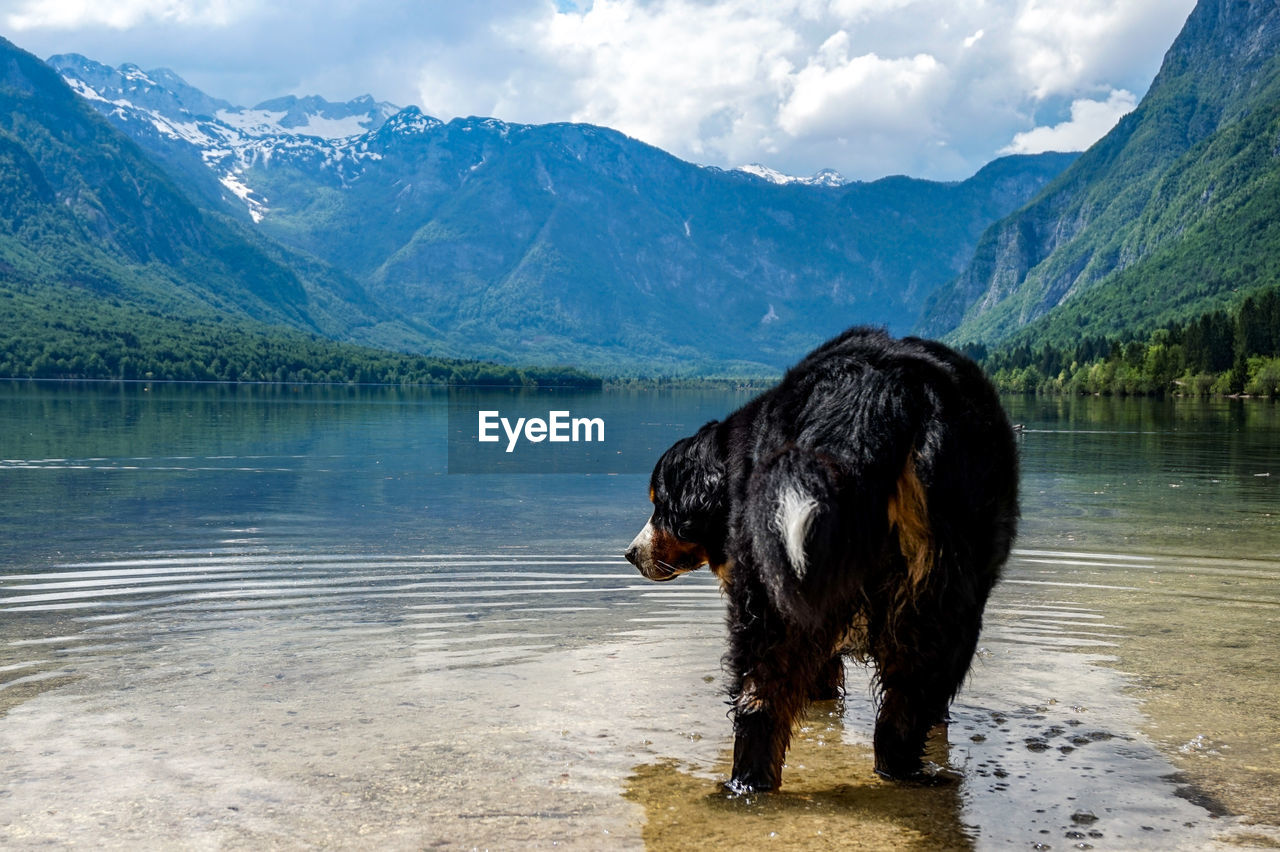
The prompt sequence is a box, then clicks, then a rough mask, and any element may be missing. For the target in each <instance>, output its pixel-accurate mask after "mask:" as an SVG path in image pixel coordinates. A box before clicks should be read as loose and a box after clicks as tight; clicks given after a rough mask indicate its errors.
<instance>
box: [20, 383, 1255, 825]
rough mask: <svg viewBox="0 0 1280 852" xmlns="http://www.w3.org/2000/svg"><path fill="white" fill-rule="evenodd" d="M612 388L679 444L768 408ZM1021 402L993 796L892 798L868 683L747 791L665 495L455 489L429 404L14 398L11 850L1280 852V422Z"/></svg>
mask: <svg viewBox="0 0 1280 852" xmlns="http://www.w3.org/2000/svg"><path fill="white" fill-rule="evenodd" d="M606 397H607V399H606V400H605V401H604V404H605V405H606V407H607V409H608V411H609V412H610V414H609V419H610V422H619V421H625V422H628V423H634V424H647V426H649V427H652V428H647V429H642V430H638V431H636V432H635V435H636V437H635V438H634V440H637V441H639V440H643V441H648V442H650V444H652V446H653V447H655V448H656V449H655V450H654V454H655V455H656V452H657V451H659V450H660V449H661V448H662V447H663V446H665V442H666V441H668V440H669V438H670V436H672V435H677V434H683V433H687V432H690V431H692V430H693V429H695V428H697V426H698V425H700V424H701V423H702V422H704V421H705V420H706V419H708V418H710V417H713V416H717V415H719V414H723V413H725V412H727V411H729V410H732V409H733V408H734V407H736V406H737V405H739V404H741V403H742V402H743V401H745V400H746V398H747V395H746V394H736V393H730V392H723V393H719V392H714V393H713V392H699V393H692V392H691V393H657V392H654V393H642V392H635V393H617V394H613V395H606ZM1008 404H1009V406H1010V409H1011V413H1012V415H1013V417H1014V419H1015V420H1016V421H1018V422H1021V423H1023V424H1024V425H1025V432H1024V435H1023V438H1022V453H1023V468H1024V470H1023V474H1024V476H1023V479H1024V486H1023V488H1024V505H1023V513H1024V522H1023V534H1022V537H1021V539H1020V540H1019V543H1018V550H1017V552H1016V554H1015V557H1014V559H1013V560H1012V561H1011V563H1010V564H1009V566H1008V569H1007V571H1006V576H1005V580H1004V582H1003V583H1002V584H1001V585H1000V586H999V587H998V590H997V593H996V595H995V596H994V598H993V599H992V601H991V605H990V607H989V610H988V617H987V623H986V629H985V631H984V636H983V639H982V649H981V651H980V653H979V657H978V660H977V661H976V663H975V667H974V670H973V674H972V676H971V678H970V681H969V683H968V684H967V686H966V688H965V690H964V691H963V692H962V693H961V695H960V697H959V699H958V700H957V702H956V704H955V705H954V707H953V712H952V717H953V718H952V723H951V725H950V726H949V730H948V731H946V732H939V734H938V735H937V736H935V739H934V742H933V743H932V744H931V759H932V760H934V762H936V763H937V764H939V766H941V767H943V768H944V770H945V772H946V773H947V774H949V775H953V776H955V777H956V778H957V780H954V781H953V782H952V783H949V784H942V785H939V786H936V787H902V786H897V785H892V784H887V783H884V782H881V781H879V780H877V779H876V778H875V777H874V776H873V775H872V773H871V758H870V751H869V745H870V731H871V718H872V705H871V701H870V699H869V694H868V689H867V676H866V674H865V673H864V672H862V671H861V670H859V669H856V668H854V669H852V670H851V672H850V690H849V694H848V696H847V697H846V699H845V700H844V701H843V702H842V703H840V704H836V703H830V704H824V705H819V706H817V707H815V709H814V712H813V713H812V714H811V716H810V718H809V719H808V720H807V721H806V723H805V725H804V728H803V729H802V730H801V731H800V732H799V734H798V736H797V741H796V744H795V745H794V747H793V749H792V751H791V753H790V757H789V760H788V766H787V768H786V770H785V772H784V785H785V786H784V790H783V791H782V792H780V793H778V794H774V795H770V796H764V797H754V798H747V799H737V800H729V799H726V798H724V797H723V796H722V795H721V794H720V793H719V791H718V787H717V784H718V781H719V780H722V779H723V778H724V777H725V776H726V774H727V771H728V760H729V749H730V745H731V743H730V737H729V724H728V720H727V719H726V716H725V709H726V708H725V706H724V703H723V696H722V695H721V693H720V672H719V656H720V653H721V651H722V642H723V624H722V615H721V613H722V604H721V601H720V598H719V592H718V590H717V588H716V586H715V583H714V581H713V579H712V578H710V577H708V576H705V575H704V573H703V572H700V573H698V574H694V575H690V576H688V577H685V578H682V579H681V580H680V581H677V582H675V583H671V584H665V585H661V586H658V585H654V584H649V583H647V582H645V581H643V580H642V579H641V578H640V577H639V576H638V575H637V574H636V573H635V571H634V569H632V568H631V566H630V565H628V564H627V563H626V562H624V561H623V560H622V558H621V556H620V553H621V551H622V549H623V548H624V547H625V546H626V544H627V542H629V541H630V539H631V537H632V535H633V534H634V532H635V531H636V529H638V528H639V526H640V525H641V524H642V523H643V522H644V520H645V518H646V517H647V514H648V501H647V499H646V488H645V479H646V478H645V476H644V475H640V474H628V475H616V476H613V475H583V474H573V475H570V474H559V475H547V476H540V475H528V474H513V475H461V476H460V475H449V474H447V472H446V463H445V460H446V448H445V437H444V436H445V431H446V426H447V423H446V419H447V397H446V396H445V395H444V394H442V393H436V392H431V391H426V390H408V391H403V390H393V389H369V388H362V389H348V388H315V387H300V388H276V387H230V386H216V385H212V386H173V385H153V386H145V385H129V386H123V387H120V386H114V385H95V386H87V387H86V386H69V385H52V386H39V385H32V384H22V383H16V384H7V385H0V846H2V847H4V848H16V849H25V848H34V847H47V846H53V847H55V848H57V847H66V846H76V845H92V846H95V847H100V848H139V847H146V848H171V847H181V848H220V849H223V848H230V849H236V848H254V849H259V848H281V849H293V848H312V847H325V848H350V849H363V848H385V849H420V848H424V847H443V848H511V847H521V848H539V847H550V846H553V845H556V846H559V847H568V848H620V849H621V848H627V849H630V848H646V847H652V848H657V849H661V848H685V847H688V846H689V845H691V844H692V845H697V846H699V847H702V846H707V845H716V846H729V845H731V844H732V845H746V844H753V845H754V844H763V843H766V842H767V843H771V844H773V845H775V846H778V847H781V848H789V847H790V848H869V849H876V848H893V849H898V848H920V849H935V848H974V849H988V848H1006V847H1007V848H1024V849H1025V848H1035V847H1036V846H1037V845H1039V846H1040V848H1052V849H1070V848H1089V847H1092V848H1096V849H1134V848H1156V849H1165V848H1187V849H1199V848H1205V847H1206V846H1210V845H1219V846H1224V847H1231V848H1240V847H1265V848H1275V847H1276V846H1277V845H1280V830H1278V829H1277V828H1276V826H1277V825H1280V794H1278V793H1277V792H1276V791H1277V790H1278V789H1280V709H1278V708H1277V697H1278V696H1280V662H1278V660H1277V651H1278V650H1280V648H1278V647H1277V646H1278V644H1280V642H1278V640H1277V619H1278V616H1280V528H1278V527H1277V524H1276V514H1277V512H1280V409H1278V408H1277V407H1276V406H1274V405H1270V404H1267V403H1258V402H1215V403H1202V402H1162V403H1157V402H1151V401H1133V400H1127V401H1126V400H1106V399H1070V400H1054V401H1049V402H1044V401H1035V400H1023V399H1011V400H1009V401H1008ZM648 446H649V444H646V445H645V447H648Z"/></svg>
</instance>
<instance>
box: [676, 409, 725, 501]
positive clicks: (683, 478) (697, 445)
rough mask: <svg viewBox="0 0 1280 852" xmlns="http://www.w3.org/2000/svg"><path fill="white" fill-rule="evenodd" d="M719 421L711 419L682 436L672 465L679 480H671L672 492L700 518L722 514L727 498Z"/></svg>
mask: <svg viewBox="0 0 1280 852" xmlns="http://www.w3.org/2000/svg"><path fill="white" fill-rule="evenodd" d="M719 425H720V424H719V422H717V421H714V420H713V421H712V422H710V423H708V424H707V425H705V426H703V427H702V428H701V429H699V430H698V432H697V433H696V434H694V435H692V436H690V437H688V438H684V439H682V440H681V441H680V442H679V443H678V444H677V445H676V447H673V448H672V449H676V448H677V447H678V448H679V450H678V459H677V460H676V463H675V464H674V465H672V466H670V467H669V470H670V471H671V474H672V475H673V478H674V479H675V480H677V481H673V482H671V483H669V485H670V486H671V488H672V493H681V494H682V495H683V501H682V502H684V508H685V510H686V511H687V512H688V513H689V514H690V515H692V516H694V517H696V518H697V519H698V520H699V521H706V520H710V519H718V518H720V517H722V516H723V513H724V511H725V508H726V506H727V501H728V493H727V485H726V479H725V463H724V453H723V451H722V449H721V447H720V440H719V435H718V432H719V429H718V427H719Z"/></svg>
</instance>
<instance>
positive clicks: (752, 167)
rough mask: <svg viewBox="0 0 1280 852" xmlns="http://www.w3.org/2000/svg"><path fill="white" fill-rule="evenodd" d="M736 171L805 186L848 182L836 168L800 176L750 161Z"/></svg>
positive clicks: (771, 181)
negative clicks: (810, 175)
mask: <svg viewBox="0 0 1280 852" xmlns="http://www.w3.org/2000/svg"><path fill="white" fill-rule="evenodd" d="M734 171H736V172H745V173H746V174H749V175H755V176H756V177H758V178H762V179H764V180H767V181H769V183H776V184H779V185H786V184H792V183H798V184H802V185H804V186H830V187H841V186H844V185H845V184H847V183H848V181H847V180H845V179H844V175H842V174H840V173H839V172H838V171H836V170H835V169H822V170H820V171H818V172H815V173H814V175H813V176H812V177H798V176H796V175H789V174H784V173H783V172H780V171H778V170H777V169H771V168H769V167H768V166H762V165H760V164H759V163H750V164H749V165H745V166H739V167H738V168H736V169H734Z"/></svg>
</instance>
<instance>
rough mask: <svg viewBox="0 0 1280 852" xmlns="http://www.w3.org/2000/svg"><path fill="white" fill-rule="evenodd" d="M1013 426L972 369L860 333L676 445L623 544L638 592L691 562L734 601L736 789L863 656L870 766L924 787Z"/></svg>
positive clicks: (1014, 510) (1005, 544)
mask: <svg viewBox="0 0 1280 852" xmlns="http://www.w3.org/2000/svg"><path fill="white" fill-rule="evenodd" d="M1017 492H1018V461H1017V447H1016V444H1015V439H1014V434H1013V430H1012V428H1011V427H1010V425H1009V421H1008V419H1007V417H1006V416H1005V414H1004V411H1003V409H1002V408H1001V407H1000V401H999V399H998V398H997V396H996V393H995V391H994V389H993V388H992V387H991V384H990V383H989V382H988V381H987V379H986V378H985V377H984V376H983V374H982V372H981V370H979V368H978V366H977V365H976V364H974V363H973V362H972V361H970V360H968V359H967V358H965V357H963V356H961V355H959V354H958V353H956V352H953V351H952V350H950V349H948V348H947V347H945V346H943V345H942V344H939V343H933V342H930V341H926V340H919V339H915V338H906V339H902V340H895V339H893V338H891V337H889V336H888V335H887V334H885V333H883V332H881V331H877V330H873V329H865V328H854V329H851V330H849V331H847V332H845V333H844V334H843V335H841V336H840V337H837V338H835V339H834V340H831V341H829V342H828V343H826V344H824V345H823V346H821V347H819V348H818V349H816V350H814V351H813V352H812V353H811V354H810V355H809V356H808V357H806V358H805V359H804V360H803V361H801V362H800V363H799V364H798V365H797V366H795V367H793V368H792V369H791V370H790V371H788V372H787V374H786V376H784V377H783V379H782V381H781V383H779V384H778V385H777V386H776V387H774V388H773V389H771V390H769V391H767V392H765V393H763V394H761V395H760V396H758V397H757V398H755V399H754V400H752V401H751V402H749V403H747V404H746V405H745V406H743V407H742V408H741V409H739V410H738V411H736V412H734V413H733V414H731V415H729V416H728V417H727V418H725V419H724V420H723V421H718V422H712V423H708V424H707V425H706V426H704V427H702V429H701V430H699V431H698V433H697V434H696V435H693V436H692V437H689V438H683V439H681V440H680V441H678V442H676V444H675V445H674V446H672V447H671V449H669V450H667V452H666V453H665V454H664V455H663V456H662V458H661V459H660V460H659V461H658V464H657V466H656V467H655V468H654V471H653V476H652V478H651V480H650V499H651V500H652V501H653V517H652V518H651V519H650V520H649V523H648V524H647V525H646V526H645V528H644V529H643V530H642V531H641V532H640V534H639V535H638V536H636V539H635V541H633V542H632V543H631V547H630V548H629V549H628V550H627V554H626V556H627V559H628V560H630V561H631V562H632V563H633V564H634V565H635V566H636V567H637V568H639V569H640V572H641V573H642V574H644V576H645V577H648V578H649V579H651V580H670V579H672V578H674V577H677V576H679V575H680V574H684V573H686V572H688V571H692V570H694V569H696V568H698V567H700V566H702V565H704V564H709V565H710V566H711V570H712V571H714V572H715V573H716V575H717V576H718V577H719V578H720V582H721V585H722V587H723V589H724V591H725V594H726V596H727V598H728V603H729V612H728V623H729V651H728V653H727V654H726V655H725V666H726V669H727V670H728V673H729V676H730V686H729V694H730V697H731V699H732V706H733V728H734V749H733V777H732V778H731V779H730V781H729V784H728V787H729V789H730V790H733V791H736V792H747V791H752V790H770V789H773V788H776V787H777V786H778V784H779V781H780V776H781V771H782V761H783V757H784V755H785V753H786V750H787V745H788V744H789V742H790V740H791V727H792V723H793V722H794V721H795V720H796V719H797V718H798V716H799V715H800V714H801V713H802V712H803V710H804V708H805V707H806V705H807V704H808V703H809V701H811V700H813V699H817V698H833V697H836V696H837V695H839V693H840V692H841V691H842V688H843V685H844V664H843V657H844V656H845V655H850V656H853V657H855V658H856V659H858V660H860V661H863V662H873V663H874V664H875V668H876V679H877V685H878V690H879V695H880V707H879V713H878V716H877V720H876V729H875V769H876V772H878V773H879V774H880V775H882V776H885V777H888V778H895V779H911V778H918V777H920V774H921V771H922V766H921V761H922V755H923V751H924V744H925V739H926V737H927V736H928V732H929V729H930V728H931V727H933V726H934V725H935V724H938V723H940V722H942V721H944V720H945V717H946V712H947V708H948V707H949V705H950V703H951V700H952V698H953V697H954V696H955V693H956V691H957V690H958V689H959V688H960V684H961V682H962V681H963V680H964V678H965V675H966V673H967V672H968V669H969V664H970V662H971V660H972V658H973V653H974V650H975V648H976V646H977V641H978V631H979V629H980V628H981V626H982V610H983V607H984V605H985V604H986V600H987V595H988V594H989V593H990V591H991V587H992V586H993V585H994V584H995V582H996V578H997V575H998V574H999V571H1000V568H1001V566H1002V565H1003V564H1004V561H1005V559H1006V558H1007V556H1008V554H1009V548H1010V546H1011V544H1012V542H1013V538H1014V534H1015V532H1016V528H1017V518H1018V496H1017Z"/></svg>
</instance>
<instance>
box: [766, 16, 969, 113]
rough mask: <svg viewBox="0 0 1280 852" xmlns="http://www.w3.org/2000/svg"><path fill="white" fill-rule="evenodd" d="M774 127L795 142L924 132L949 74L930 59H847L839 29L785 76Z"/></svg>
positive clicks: (920, 56)
mask: <svg viewBox="0 0 1280 852" xmlns="http://www.w3.org/2000/svg"><path fill="white" fill-rule="evenodd" d="M786 82H787V87H788V88H789V89H790V93H789V94H788V96H787V98H786V99H785V100H784V102H783V103H782V104H781V107H780V109H779V110H778V115H777V121H778V126H779V127H781V128H782V129H783V130H785V131H786V132H787V133H788V134H790V135H791V136H793V137H800V136H806V135H816V134H837V133H843V134H848V133H850V132H852V131H855V130H858V129H861V130H863V131H864V132H872V133H875V132H883V131H886V130H907V131H910V130H926V129H927V128H928V126H929V125H930V118H931V115H932V112H933V107H934V106H936V104H938V103H940V102H941V101H942V100H943V99H944V97H945V94H946V86H947V71H946V69H945V68H944V67H943V66H942V64H941V63H939V62H938V60H936V59H935V58H934V57H932V56H930V55H928V54H925V53H921V54H917V55H916V56H912V57H903V58H894V59H883V58H881V57H880V56H877V55H876V54H875V53H867V54H863V55H861V56H849V36H848V33H846V32H845V31H843V30H841V31H840V32H838V33H836V34H835V35H833V36H831V38H829V39H827V40H826V41H825V42H823V44H822V46H821V47H820V48H819V49H818V52H817V55H816V56H815V57H813V59H811V60H810V62H809V63H808V64H807V65H806V66H805V67H804V68H802V69H801V70H799V71H798V72H796V73H794V74H792V75H790V76H789V78H788V80H787V81H786Z"/></svg>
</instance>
